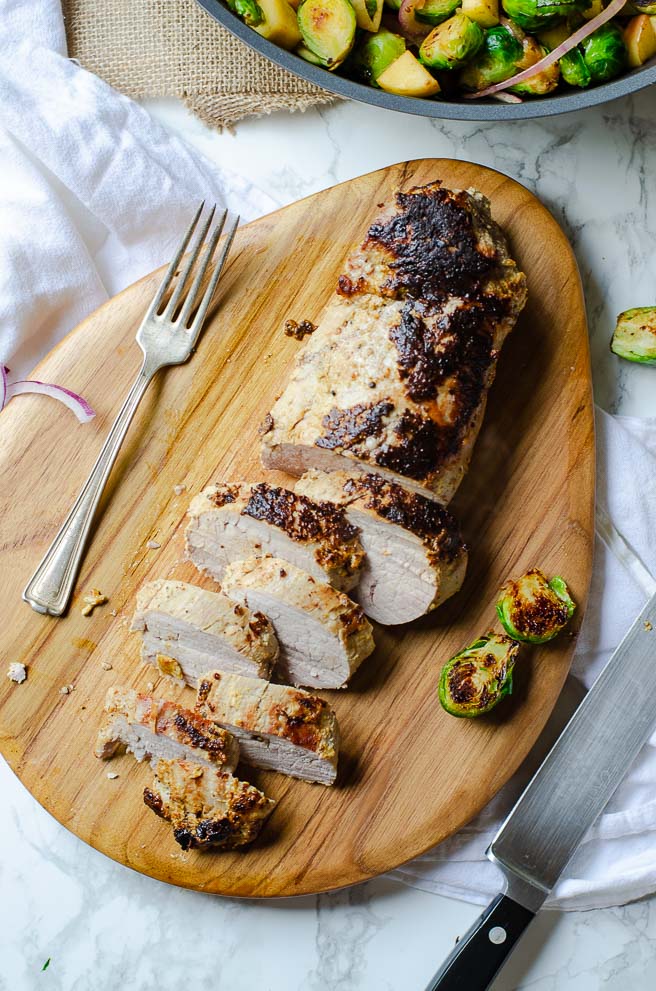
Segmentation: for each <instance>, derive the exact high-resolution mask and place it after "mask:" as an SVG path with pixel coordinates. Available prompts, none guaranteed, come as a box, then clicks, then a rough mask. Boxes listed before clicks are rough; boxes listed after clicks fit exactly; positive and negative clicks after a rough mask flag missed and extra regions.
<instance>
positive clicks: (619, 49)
mask: <svg viewBox="0 0 656 991" xmlns="http://www.w3.org/2000/svg"><path fill="white" fill-rule="evenodd" d="M579 47H580V49H581V51H582V53H583V59H584V61H585V64H586V66H587V68H588V72H589V73H590V78H591V80H592V82H593V83H605V82H606V81H607V80H608V79H613V78H614V77H615V76H618V75H619V74H620V72H622V71H623V70H624V69H626V65H627V51H626V45H625V44H624V38H623V36H622V32H621V30H620V28H618V26H617V24H614V23H613V22H612V21H609V22H608V23H607V24H602V26H601V27H600V28H597V30H596V31H594V32H593V33H592V34H591V35H588V37H587V38H585V39H584V41H582V42H581V44H580V46H579Z"/></svg>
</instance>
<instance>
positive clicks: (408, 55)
mask: <svg viewBox="0 0 656 991" xmlns="http://www.w3.org/2000/svg"><path fill="white" fill-rule="evenodd" d="M377 82H378V85H379V86H380V88H381V89H384V90H385V92H386V93H395V94H396V95H397V96H418V97H422V96H436V95H437V94H438V93H439V92H440V84H439V83H438V81H437V79H435V78H434V77H433V76H431V74H430V72H429V71H428V69H425V68H424V66H423V65H422V64H421V62H418V61H417V59H416V58H415V57H414V55H413V54H412V52H404V53H403V55H401V56H400V57H399V58H397V59H396V61H394V62H392V63H391V64H390V65H388V66H387V68H386V69H385V71H384V72H381V74H380V76H379V77H378V80H377Z"/></svg>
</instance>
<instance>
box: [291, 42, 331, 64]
mask: <svg viewBox="0 0 656 991" xmlns="http://www.w3.org/2000/svg"><path fill="white" fill-rule="evenodd" d="M294 51H295V52H296V54H297V55H300V56H301V58H303V59H305V61H306V62H309V63H310V65H320V66H322V67H323V68H324V69H330V68H332V66H330V65H329V64H328V63H327V62H324V60H323V59H321V58H319V56H318V55H315V54H314V52H311V51H310V49H309V48H306V47H305V45H304V44H303V42H301V44H300V45H297V46H296V48H295V49H294Z"/></svg>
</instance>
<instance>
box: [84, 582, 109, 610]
mask: <svg viewBox="0 0 656 991" xmlns="http://www.w3.org/2000/svg"><path fill="white" fill-rule="evenodd" d="M83 602H86V605H85V606H83V607H82V610H81V612H82V615H83V616H90V615H91V613H92V612H93V610H94V609H95V608H96V606H104V605H105V603H106V602H109V599H108V598H107V596H106V595H103V593H102V592H101V591H100V590H99V589H97V588H92V589H91V592H90V593H89V595H85V596H84V599H83Z"/></svg>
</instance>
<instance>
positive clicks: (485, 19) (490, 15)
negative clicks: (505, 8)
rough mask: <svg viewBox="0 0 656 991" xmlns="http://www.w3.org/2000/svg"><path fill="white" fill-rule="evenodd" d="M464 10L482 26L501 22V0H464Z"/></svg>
mask: <svg viewBox="0 0 656 991" xmlns="http://www.w3.org/2000/svg"><path fill="white" fill-rule="evenodd" d="M462 12H463V14H466V15H467V17H469V18H470V20H472V21H476V23H477V24H480V26H481V27H482V28H493V27H494V25H495V24H498V23H499V0H462Z"/></svg>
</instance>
